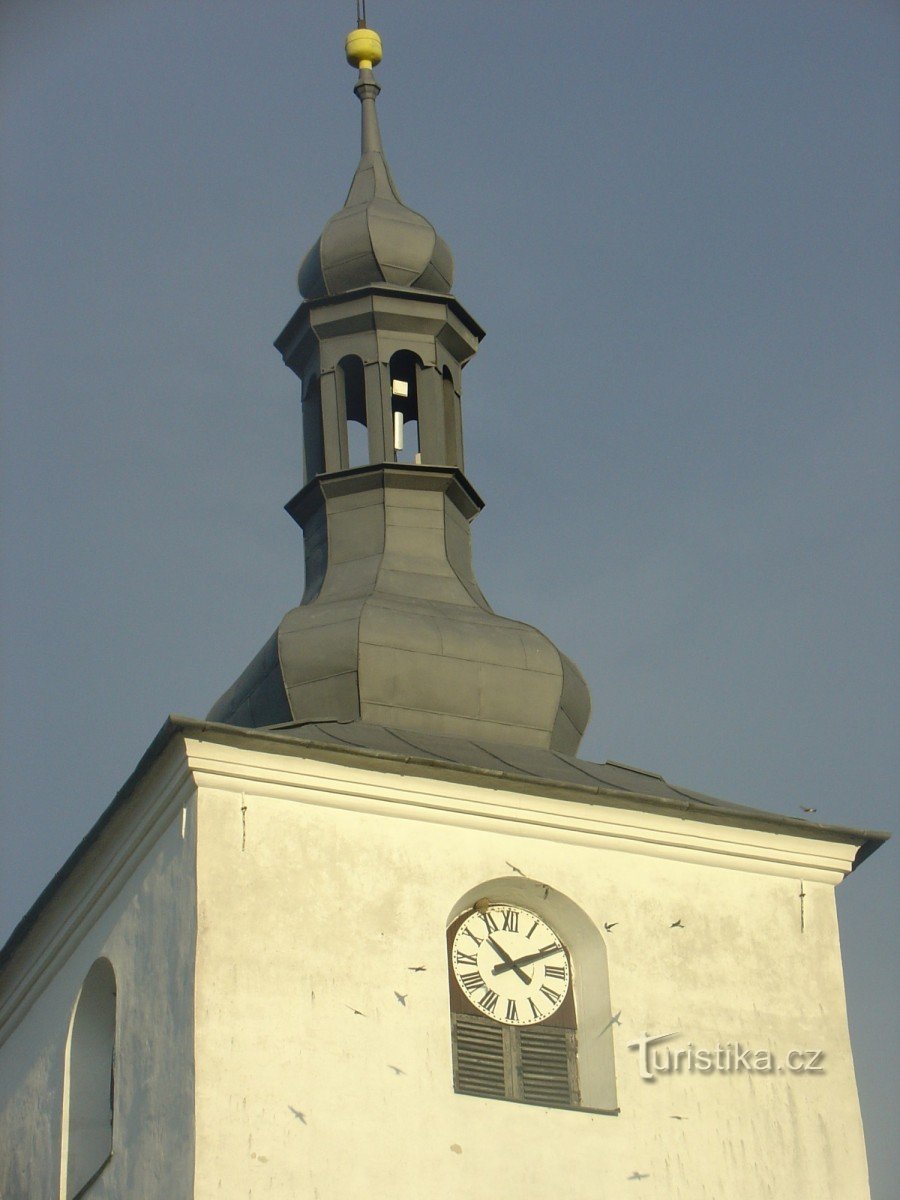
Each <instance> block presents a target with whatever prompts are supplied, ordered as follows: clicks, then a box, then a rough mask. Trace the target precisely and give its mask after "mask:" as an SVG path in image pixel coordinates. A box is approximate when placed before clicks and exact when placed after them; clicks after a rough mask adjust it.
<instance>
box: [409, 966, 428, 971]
mask: <svg viewBox="0 0 900 1200" xmlns="http://www.w3.org/2000/svg"><path fill="white" fill-rule="evenodd" d="M406 969H407V971H427V970H428V968H427V967H407V968H406Z"/></svg>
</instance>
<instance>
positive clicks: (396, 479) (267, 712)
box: [209, 28, 590, 754]
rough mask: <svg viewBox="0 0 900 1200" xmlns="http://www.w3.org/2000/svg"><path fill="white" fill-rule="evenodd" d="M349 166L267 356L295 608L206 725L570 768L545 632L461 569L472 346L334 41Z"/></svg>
mask: <svg viewBox="0 0 900 1200" xmlns="http://www.w3.org/2000/svg"><path fill="white" fill-rule="evenodd" d="M346 49H347V59H348V61H349V62H350V63H351V65H353V66H355V67H356V68H357V70H358V79H357V83H356V86H355V88H354V91H355V93H356V95H357V97H358V99H359V101H360V105H361V109H362V114H361V115H362V136H361V155H360V160H359V165H358V167H357V169H356V173H355V174H354V176H353V181H352V183H351V185H350V190H349V192H348V194H347V199H346V201H345V203H344V206H343V208H342V209H340V211H339V212H337V213H335V215H334V216H333V217H331V218H330V220H329V221H328V222H327V223H326V225H325V228H324V230H323V231H322V234H321V235H320V237H319V238H318V239H317V241H316V243H315V245H314V246H313V247H312V249H311V250H310V251H309V252H308V254H307V255H306V257H305V258H304V260H303V263H302V265H301V267H300V271H299V277H298V283H299V288H300V292H301V295H302V297H303V302H302V303H301V305H300V307H299V308H298V309H297V311H296V312H295V313H294V315H293V317H292V318H291V319H290V321H289V322H288V324H287V326H286V327H285V329H284V330H283V331H282V333H281V334H280V335H279V336H278V338H277V340H276V342H275V346H276V348H277V349H278V350H279V352H280V353H281V355H282V357H283V359H284V362H285V364H286V365H287V366H288V367H289V368H290V369H291V370H292V371H293V372H294V373H295V374H296V375H297V376H298V378H299V379H300V383H301V410H302V414H303V417H302V424H303V461H304V486H303V488H302V489H301V490H300V491H299V492H298V493H297V495H296V496H294V498H293V499H292V500H290V501H289V503H288V504H287V506H286V507H287V511H288V513H289V514H290V515H291V517H293V519H294V520H295V521H296V522H297V524H298V525H299V526H300V528H301V529H302V530H303V537H304V557H305V567H306V587H305V590H304V594H303V598H302V600H301V602H300V604H299V605H298V606H297V607H296V608H293V609H292V610H291V611H290V612H289V613H287V614H286V616H285V617H284V619H283V620H282V622H281V624H280V625H279V627H278V630H277V631H276V633H275V634H274V635H273V636H272V638H270V639H269V641H268V642H267V643H266V645H265V646H264V647H263V649H262V650H261V651H260V653H259V654H258V655H257V657H256V658H255V659H254V660H253V662H252V663H251V664H250V666H249V667H248V668H247V670H246V671H245V672H244V673H243V674H242V675H241V677H240V678H239V679H238V680H237V682H236V683H235V684H234V685H233V687H232V688H230V689H229V691H228V692H226V693H225V695H224V696H223V697H222V698H221V699H220V700H219V701H218V702H217V704H216V705H215V706H214V708H213V709H212V710H211V712H210V714H209V715H210V718H211V719H213V720H216V721H223V722H227V723H229V724H234V725H242V726H245V727H248V726H249V727H259V726H271V725H302V724H304V723H310V722H317V721H322V720H325V721H344V722H355V721H362V722H368V723H372V724H376V725H379V726H387V727H390V728H397V729H406V730H417V731H419V732H424V733H430V734H445V735H448V736H456V737H469V738H470V737H476V736H481V737H485V738H488V739H490V740H491V741H494V742H509V743H515V744H517V745H526V746H534V747H537V748H541V749H554V750H559V751H562V752H565V753H570V754H572V753H575V751H576V750H577V748H578V744H579V742H580V740H581V735H582V733H583V732H584V729H585V726H586V725H587V721H588V717H589V715H590V698H589V695H588V690H587V686H586V684H585V682H584V679H583V678H582V676H581V673H580V672H579V671H578V669H577V668H576V667H575V665H574V664H573V663H572V662H571V661H570V660H569V659H568V658H567V657H566V656H565V655H564V654H563V653H562V652H561V651H559V650H558V649H557V648H556V646H554V645H553V643H552V642H551V641H550V640H549V638H547V637H546V636H545V635H544V634H542V633H540V632H539V631H538V630H536V629H533V628H532V627H530V626H528V625H525V624H523V623H522V622H519V621H515V620H511V619H509V618H507V617H502V616H500V615H498V614H497V613H495V612H493V610H492V609H491V607H490V606H489V604H488V602H487V600H486V599H485V598H484V595H483V594H482V592H481V589H480V588H479V586H478V583H477V581H476V579H475V575H474V572H473V569H472V551H471V535H470V525H471V522H472V521H473V520H474V518H475V517H476V516H477V515H478V513H479V512H480V511H481V508H482V506H483V505H482V501H481V499H480V497H479V496H478V493H477V492H476V491H475V489H474V488H473V487H472V485H471V483H470V482H469V481H468V479H467V478H466V476H465V475H464V473H463V467H464V452H463V433H462V407H461V403H460V395H461V387H462V384H461V380H462V371H463V367H465V365H466V363H468V361H469V360H470V359H471V358H472V356H473V355H474V354H475V352H476V350H477V349H478V344H479V342H480V341H481V338H482V337H483V331H482V329H481V328H480V326H479V325H478V323H477V322H476V321H475V320H474V319H473V318H472V317H471V316H470V315H469V313H468V312H467V311H466V309H465V308H463V306H462V305H461V304H460V303H459V301H458V300H457V299H456V298H455V297H454V296H453V295H452V294H451V291H450V288H451V286H452V282H453V257H452V255H451V253H450V250H449V247H448V246H447V244H446V242H444V240H443V239H442V238H441V237H440V235H439V234H438V233H437V232H436V230H435V229H434V227H433V226H432V224H431V223H430V222H429V221H428V220H427V219H426V218H425V217H423V216H422V215H421V214H419V213H417V212H414V211H413V210H412V209H411V208H408V207H407V206H406V205H405V204H404V203H403V201H402V200H401V199H400V195H399V193H398V191H397V187H396V185H395V183H394V180H393V177H392V175H391V171H390V168H389V167H388V164H387V159H386V158H385V153H384V148H383V146H382V141H381V133H380V130H379V126H378V114H377V110H376V98H377V96H378V93H379V91H380V88H379V86H378V84H377V82H376V81H375V76H374V74H373V67H374V66H375V65H376V64H377V63H378V62H379V61H380V60H381V41H380V39H379V37H378V35H377V34H376V33H375V32H374V31H373V30H370V29H366V28H360V29H356V30H354V31H353V32H352V33H351V34H350V35H349V37H348V38H347V46H346Z"/></svg>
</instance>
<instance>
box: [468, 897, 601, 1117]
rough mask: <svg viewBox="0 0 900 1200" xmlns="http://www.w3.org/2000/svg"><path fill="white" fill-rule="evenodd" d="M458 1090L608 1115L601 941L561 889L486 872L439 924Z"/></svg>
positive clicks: (592, 926) (585, 917)
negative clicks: (442, 930)
mask: <svg viewBox="0 0 900 1200" xmlns="http://www.w3.org/2000/svg"><path fill="white" fill-rule="evenodd" d="M447 955H448V972H449V981H450V1010H451V1028H452V1046H453V1082H454V1088H455V1089H456V1091H458V1092H465V1093H469V1094H473V1095H478V1096H492V1097H495V1098H497V1099H504V1100H517V1101H520V1102H522V1103H526V1104H543V1105H549V1106H553V1107H559V1108H583V1109H590V1110H592V1111H595V1112H607V1113H615V1112H617V1111H618V1109H617V1107H616V1085H615V1065H614V1059H613V1041H612V1012H611V1008H610V1003H609V983H608V977H607V971H606V951H605V946H604V943H603V939H602V937H601V936H600V933H599V931H598V930H597V928H596V926H595V925H594V923H593V922H592V921H591V920H590V918H589V917H588V916H587V914H586V913H584V912H583V911H582V910H581V909H580V908H579V907H578V906H577V905H575V904H574V903H573V902H572V901H571V900H569V899H568V898H567V897H565V896H563V895H561V894H560V893H558V892H554V891H553V889H551V888H549V887H548V886H547V885H545V884H541V883H538V882H537V881H535V880H530V879H522V878H518V877H516V878H508V879H497V880H492V881H490V882H488V883H484V884H480V885H479V886H478V887H477V888H474V889H472V891H470V892H469V893H467V895H466V896H465V897H463V898H462V899H461V900H460V902H459V903H458V904H457V905H456V906H455V908H454V910H453V912H452V914H451V918H450V921H449V924H448V928H447Z"/></svg>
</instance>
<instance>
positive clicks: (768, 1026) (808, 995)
mask: <svg viewBox="0 0 900 1200" xmlns="http://www.w3.org/2000/svg"><path fill="white" fill-rule="evenodd" d="M189 751H190V754H191V761H192V765H193V767H194V770H195V773H196V778H197V780H198V782H199V784H200V791H199V797H198V862H197V871H198V875H197V882H198V896H199V917H198V949H197V968H196V969H197V976H196V989H197V1012H196V1086H197V1129H196V1138H197V1141H196V1154H197V1171H196V1192H195V1195H196V1197H197V1200H212V1198H213V1197H221V1196H222V1195H225V1194H227V1195H229V1196H248V1197H249V1196H252V1197H253V1200H265V1198H272V1200H275V1198H277V1200H295V1198H296V1197H315V1198H316V1200H348V1198H349V1197H374V1198H376V1200H382V1198H384V1200H388V1198H390V1200H421V1197H423V1196H435V1197H445V1196H446V1197H453V1198H454V1200H488V1198H490V1200H506V1198H507V1197H512V1196H518V1195H529V1196H550V1195H559V1196H564V1197H566V1200H588V1198H590V1200H596V1198H597V1197H598V1196H609V1197H616V1196H621V1195H625V1194H628V1195H630V1194H632V1189H634V1191H635V1194H640V1195H641V1196H642V1197H645V1198H646V1197H657V1198H659V1200H706V1198H708V1200H712V1198H714V1197H715V1198H720V1197H722V1196H726V1195H727V1196H729V1197H731V1198H733V1200H734V1198H737V1200H740V1198H746V1200H760V1198H762V1197H777V1198H780V1200H821V1198H822V1197H840V1198H841V1200H861V1198H863V1197H865V1196H867V1195H868V1189H867V1185H866V1166H865V1151H864V1145H863V1139H862V1128H861V1122H860V1116H859V1108H858V1104H857V1100H856V1091H855V1082H854V1077H853V1068H852V1061H851V1057H850V1048H849V1040H848V1033H847V1023H846V1015H845V1003H844V992H843V983H842V975H841V964H840V953H839V946H838V936H837V926H836V919H835V908H834V890H833V885H834V884H835V883H836V882H837V881H838V880H839V879H840V877H841V876H842V873H843V872H845V871H846V870H847V869H848V867H849V862H850V861H851V860H852V853H853V851H852V847H850V846H844V847H839V846H835V845H833V844H826V843H825V842H824V841H823V842H817V841H816V840H815V839H801V838H799V837H796V836H792V835H788V834H785V835H783V836H782V835H780V834H774V833H746V834H745V833H741V832H740V831H736V830H733V829H728V828H725V829H723V828H722V827H716V826H711V825H710V826H704V825H703V824H701V823H698V822H694V821H685V820H683V819H681V818H679V817H678V816H677V815H674V816H661V815H659V814H654V813H650V814H646V813H643V814H642V813H638V812H633V811H632V812H628V811H624V812H623V810H621V809H615V808H609V809H604V808H603V807H602V806H600V805H588V804H581V803H574V802H572V801H571V800H553V801H551V800H542V799H541V798H540V797H535V796H516V795H512V794H510V793H509V792H501V791H495V790H494V789H493V788H492V787H491V786H490V785H489V784H487V783H486V785H485V786H481V787H478V786H467V785H463V784H461V783H448V782H442V781H428V780H416V779H415V778H412V777H411V776H409V775H405V776H404V775H396V776H392V775H389V774H384V773H381V772H379V773H374V772H368V771H361V770H353V769H351V768H350V767H344V766H337V765H329V764H326V763H315V762H306V763H304V762H303V761H302V760H300V759H299V758H290V757H287V756H283V755H278V754H274V753H273V754H256V753H251V752H249V751H246V750H237V749H234V748H230V747H225V746H215V745H212V744H210V743H195V744H193V745H189ZM510 863H511V864H514V865H515V867H517V868H518V869H519V870H521V871H522V872H523V873H524V874H525V876H527V877H529V878H531V879H534V880H537V881H539V882H540V884H542V885H546V887H547V889H548V890H547V903H548V905H550V906H551V907H552V904H553V898H554V896H555V895H557V894H562V895H564V896H566V897H568V898H569V900H570V901H571V902H572V903H574V904H575V905H577V906H579V908H580V909H581V910H583V911H584V912H585V913H587V914H588V915H589V916H590V917H591V918H592V920H593V921H594V922H595V923H596V925H597V927H598V928H599V929H600V930H601V931H603V925H604V922H610V923H612V922H615V923H616V924H615V927H614V928H613V929H612V930H611V931H610V932H608V933H604V937H605V940H606V944H607V949H608V962H609V977H610V988H611V1001H612V1010H613V1012H619V1011H620V1012H621V1016H620V1018H619V1022H620V1023H619V1024H618V1025H614V1026H613V1027H612V1028H611V1030H610V1033H611V1035H612V1036H613V1037H614V1039H615V1055H616V1066H617V1084H618V1102H619V1105H620V1107H621V1113H620V1115H619V1116H601V1115H596V1114H592V1113H587V1112H572V1111H560V1110H553V1109H545V1108H542V1107H530V1106H524V1105H517V1104H512V1103H506V1102H502V1101H495V1100H487V1099H481V1098H477V1097H472V1096H461V1095H455V1094H454V1092H453V1088H452V1071H451V1057H450V1034H449V1020H448V1002H447V981H446V974H445V941H444V930H445V927H446V923H447V921H448V920H449V918H450V916H451V915H452V914H453V913H454V912H455V911H457V910H458V906H459V903H460V901H461V899H462V897H464V896H465V895H466V894H467V893H470V892H473V891H474V892H477V891H479V889H480V887H481V885H482V884H483V883H484V881H493V882H491V883H490V885H489V887H488V888H487V889H486V890H488V892H489V894H490V895H492V896H494V895H495V894H496V892H497V891H498V890H500V891H502V888H503V886H504V885H503V882H502V880H503V878H504V877H509V878H512V879H516V878H518V876H515V875H514V873H513V872H512V871H511V868H510V866H509V865H508V864H510ZM801 880H802V881H803V883H802V890H803V892H804V896H803V901H802V903H803V928H802V930H801V900H800V895H799V893H800V891H801ZM500 898H503V897H502V896H501V897H500ZM676 921H680V922H681V926H680V927H678V926H676V927H674V928H673V922H676ZM413 966H425V967H426V968H427V969H426V970H425V971H420V972H412V971H411V970H410V968H411V967H413ZM577 969H578V965H577V963H576V964H575V970H576V971H577ZM395 993H399V994H400V995H401V996H404V997H405V1003H403V1004H402V1003H400V1002H399V1000H398V998H397V996H396V994H395ZM355 1010H356V1011H355ZM587 1032H588V1031H585V1030H582V1036H586V1035H587ZM670 1032H671V1033H677V1034H678V1035H679V1037H678V1038H675V1039H673V1040H672V1041H671V1042H670V1043H667V1044H668V1045H671V1046H672V1047H673V1048H686V1047H687V1045H688V1043H692V1044H693V1045H694V1047H695V1048H699V1049H715V1047H716V1045H717V1044H723V1045H726V1044H733V1043H740V1044H741V1045H742V1046H743V1047H749V1048H751V1049H752V1050H754V1051H756V1050H768V1051H770V1052H772V1053H773V1054H774V1055H776V1056H777V1057H778V1061H779V1062H780V1063H781V1064H784V1063H785V1062H786V1058H787V1055H788V1053H789V1052H790V1051H794V1050H799V1051H818V1050H820V1051H823V1058H822V1060H821V1065H822V1066H823V1067H824V1070H823V1071H822V1072H821V1073H814V1074H803V1075H800V1074H791V1073H789V1072H777V1071H776V1072H773V1073H771V1074H748V1073H746V1072H744V1071H741V1072H732V1073H726V1072H716V1073H712V1074H698V1073H689V1072H683V1073H681V1074H672V1075H666V1076H663V1077H660V1078H658V1079H656V1081H655V1082H647V1081H644V1080H642V1079H641V1078H640V1074H639V1064H638V1054H637V1052H636V1051H634V1050H629V1049H628V1048H627V1043H628V1042H629V1041H631V1040H632V1039H634V1038H636V1037H637V1036H639V1035H640V1034H643V1033H649V1034H657V1033H659V1034H664V1033H670ZM638 1185H639V1187H640V1190H639V1193H638V1191H637V1189H638Z"/></svg>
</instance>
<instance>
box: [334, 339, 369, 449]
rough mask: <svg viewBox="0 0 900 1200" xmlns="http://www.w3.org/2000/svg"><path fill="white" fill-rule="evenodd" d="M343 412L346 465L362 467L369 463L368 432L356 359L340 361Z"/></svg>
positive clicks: (360, 368) (362, 383) (363, 384)
mask: <svg viewBox="0 0 900 1200" xmlns="http://www.w3.org/2000/svg"><path fill="white" fill-rule="evenodd" d="M340 365H341V372H342V375H343V385H344V411H345V413H346V415H347V465H348V466H349V467H363V466H365V465H366V464H367V463H368V461H369V430H368V426H367V422H366V380H365V374H364V372H363V365H362V362H361V361H360V360H359V359H358V358H356V357H350V358H344V359H342V360H341V364H340Z"/></svg>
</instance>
